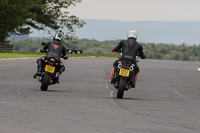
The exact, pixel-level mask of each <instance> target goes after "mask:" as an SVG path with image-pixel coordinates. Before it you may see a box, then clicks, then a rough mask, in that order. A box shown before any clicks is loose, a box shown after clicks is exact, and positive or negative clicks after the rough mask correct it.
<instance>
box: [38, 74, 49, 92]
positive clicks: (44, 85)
mask: <svg viewBox="0 0 200 133" xmlns="http://www.w3.org/2000/svg"><path fill="white" fill-rule="evenodd" d="M50 78H51V73H49V72H45V74H44V77H43V79H42V84H41V87H40V89H41V91H47V90H48V86H49V83H50Z"/></svg>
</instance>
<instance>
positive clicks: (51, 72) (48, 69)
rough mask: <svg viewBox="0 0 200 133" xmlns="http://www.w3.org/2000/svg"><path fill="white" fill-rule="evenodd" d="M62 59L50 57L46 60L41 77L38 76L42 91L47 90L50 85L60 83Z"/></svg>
mask: <svg viewBox="0 0 200 133" xmlns="http://www.w3.org/2000/svg"><path fill="white" fill-rule="evenodd" d="M60 63H61V62H60V61H59V60H58V59H56V58H55V57H48V58H46V59H45V60H44V67H43V69H42V73H41V76H40V77H37V79H38V81H40V82H41V87H40V89H41V91H47V90H48V86H49V85H53V84H56V83H59V81H58V79H59V76H57V72H58V70H59V67H60Z"/></svg>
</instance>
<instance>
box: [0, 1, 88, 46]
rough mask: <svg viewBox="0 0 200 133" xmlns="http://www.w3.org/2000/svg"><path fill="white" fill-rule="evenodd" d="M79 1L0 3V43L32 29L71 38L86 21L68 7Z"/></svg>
mask: <svg viewBox="0 0 200 133" xmlns="http://www.w3.org/2000/svg"><path fill="white" fill-rule="evenodd" d="M79 2H81V0H0V44H3V43H5V41H6V39H7V38H8V37H9V36H11V35H27V34H29V33H30V32H31V28H35V29H38V30H46V31H48V32H51V31H54V32H62V33H65V37H66V38H67V39H70V38H73V36H74V31H75V29H76V28H81V27H82V26H83V25H84V24H85V22H83V21H82V20H79V18H78V17H76V16H74V15H70V14H69V12H68V10H67V9H68V8H69V7H70V6H72V5H76V4H77V3H79Z"/></svg>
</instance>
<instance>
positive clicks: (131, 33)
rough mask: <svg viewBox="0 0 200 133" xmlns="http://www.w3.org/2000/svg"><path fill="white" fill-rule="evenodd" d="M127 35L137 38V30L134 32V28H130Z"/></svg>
mask: <svg viewBox="0 0 200 133" xmlns="http://www.w3.org/2000/svg"><path fill="white" fill-rule="evenodd" d="M127 37H128V38H135V39H137V38H138V34H137V32H136V31H135V30H130V31H129V32H128V35H127Z"/></svg>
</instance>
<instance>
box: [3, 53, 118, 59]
mask: <svg viewBox="0 0 200 133" xmlns="http://www.w3.org/2000/svg"><path fill="white" fill-rule="evenodd" d="M45 55H46V54H45V53H0V59H8V58H24V57H41V56H45ZM68 56H69V57H90V56H95V57H117V55H101V54H85V53H84V54H68Z"/></svg>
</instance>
